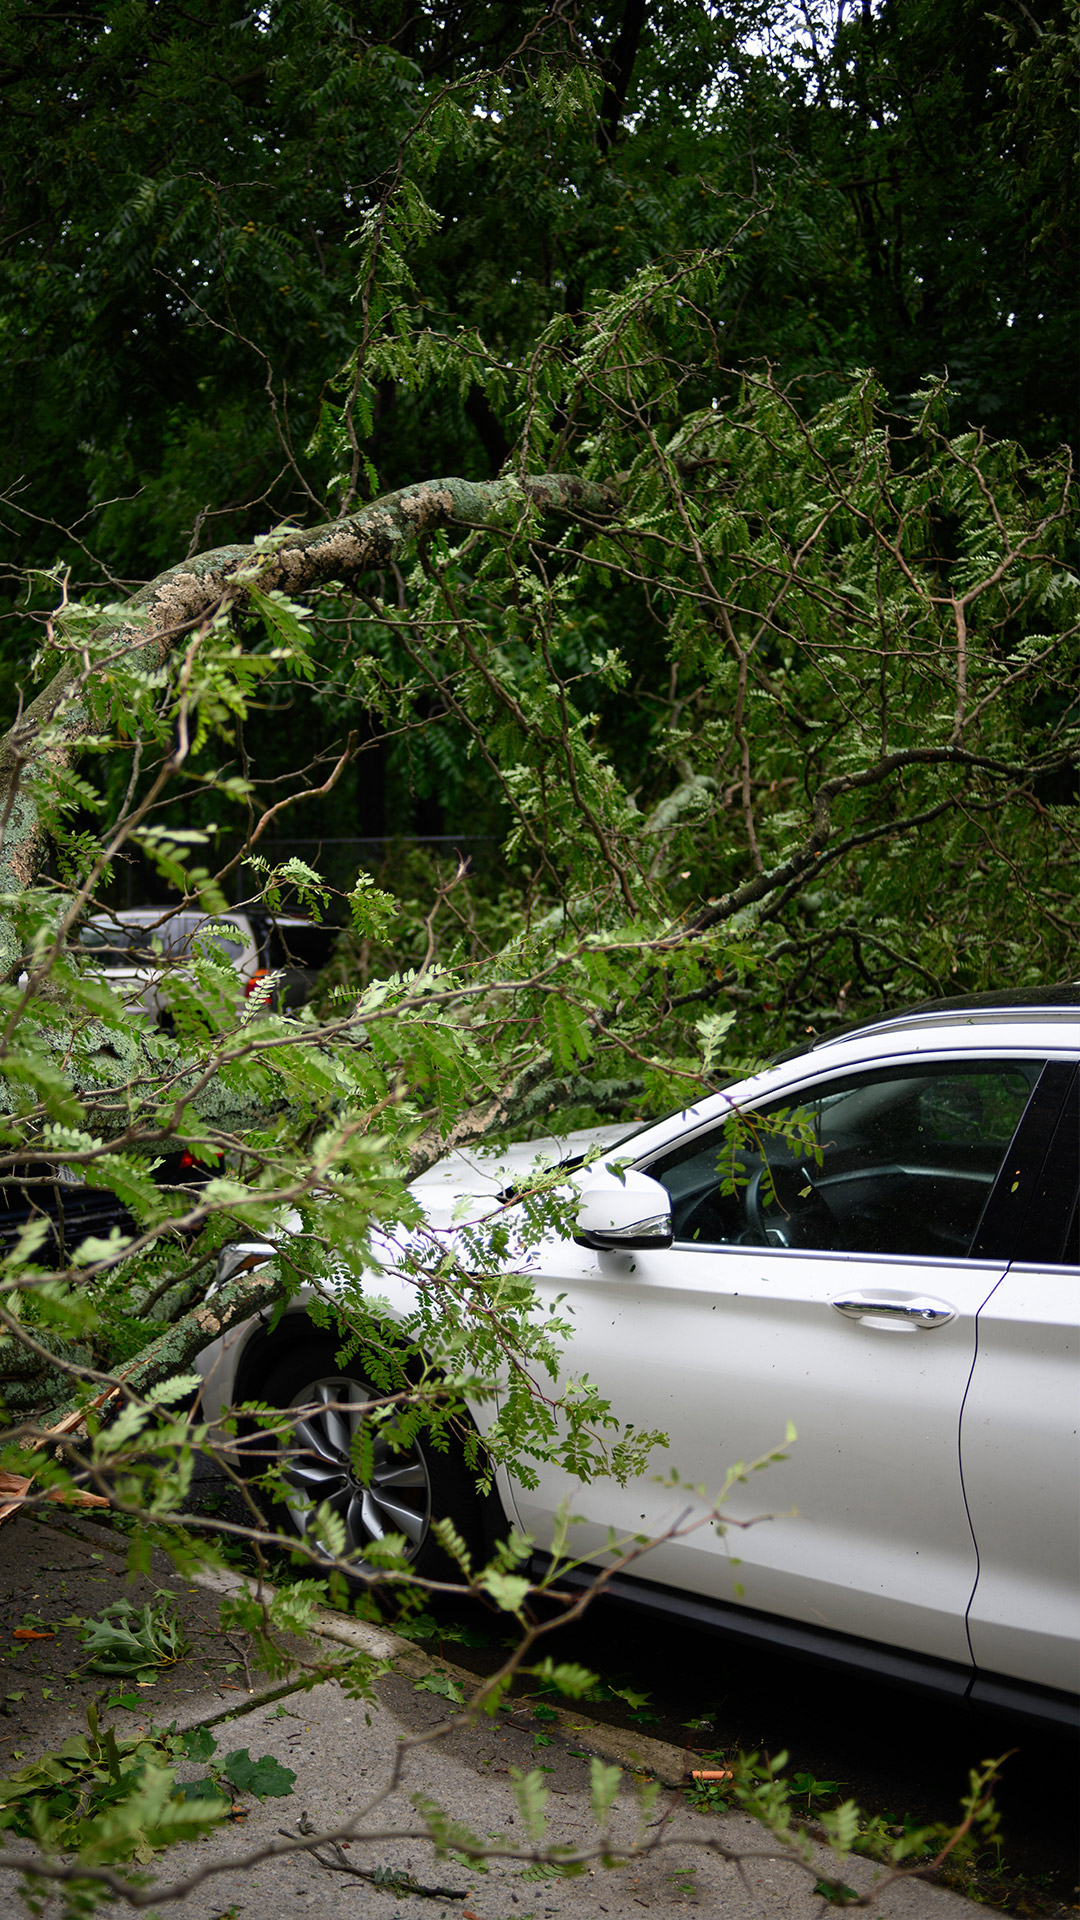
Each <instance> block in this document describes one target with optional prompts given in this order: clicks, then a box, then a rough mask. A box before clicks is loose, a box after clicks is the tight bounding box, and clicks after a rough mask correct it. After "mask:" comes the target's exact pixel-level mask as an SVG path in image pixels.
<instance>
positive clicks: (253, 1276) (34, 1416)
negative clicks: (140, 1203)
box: [0, 1263, 282, 1426]
mask: <svg viewBox="0 0 1080 1920" xmlns="http://www.w3.org/2000/svg"><path fill="white" fill-rule="evenodd" d="M281 1290H282V1281H281V1277H280V1275H279V1273H278V1270H277V1268H276V1266H275V1265H273V1264H272V1263H271V1264H269V1265H267V1266H265V1267H258V1268H256V1270H255V1271H254V1272H253V1273H241V1274H238V1275H237V1277H236V1279H235V1280H230V1281H228V1282H227V1283H226V1284H225V1286H223V1287H222V1288H221V1289H220V1291H219V1292H217V1293H215V1294H214V1296H213V1298H212V1299H210V1300H208V1301H205V1302H203V1303H201V1304H200V1305H198V1306H195V1307H191V1308H189V1309H188V1311H187V1313H185V1314H184V1315H183V1316H182V1318H181V1319H179V1320H177V1321H175V1322H174V1323H173V1325H172V1326H170V1327H166V1328H165V1329H164V1330H163V1332H162V1333H161V1336H160V1338H159V1339H157V1340H155V1341H154V1342H153V1344H152V1345H151V1346H149V1347H145V1348H144V1349H143V1351H142V1352H141V1353H140V1354H139V1356H138V1358H137V1359H136V1360H135V1361H133V1362H132V1364H131V1365H130V1366H128V1367H120V1368H118V1369H117V1370H116V1372H115V1374H114V1376H113V1377H114V1378H115V1379H116V1380H118V1381H120V1382H121V1383H122V1385H123V1387H125V1388H126V1389H127V1390H128V1392H129V1393H133V1394H143V1393H147V1392H148V1391H149V1389H150V1388H151V1387H152V1386H154V1385H155V1384H156V1383H157V1381H159V1380H168V1379H169V1378H170V1377H171V1376H172V1375H174V1374H178V1373H185V1372H190V1370H191V1363H192V1361H193V1360H194V1359H195V1358H196V1356H197V1355H198V1354H200V1353H201V1352H202V1351H203V1349H204V1347H208V1346H209V1345H210V1343H211V1342H212V1341H214V1340H216V1339H217V1338H218V1335H219V1334H222V1333H225V1332H226V1331H227V1329H228V1328H229V1327H235V1326H238V1325H239V1323H240V1322H241V1321H242V1320H247V1319H248V1318H249V1317H250V1315H251V1314H253V1313H257V1312H258V1310H259V1308H260V1307H270V1306H272V1305H273V1303H274V1301H275V1300H276V1299H277V1296H278V1294H279V1293H280V1292H281ZM33 1338H34V1344H33V1346H31V1345H29V1344H28V1343H27V1342H26V1341H24V1340H21V1339H20V1338H19V1337H18V1335H16V1334H12V1333H6V1332H0V1380H2V1387H0V1408H2V1412H3V1417H4V1419H5V1423H6V1424H8V1425H12V1426H13V1425H16V1424H18V1423H20V1422H22V1421H30V1420H36V1421H42V1422H49V1421H52V1420H55V1419H56V1418H57V1417H58V1416H59V1415H60V1414H62V1413H66V1412H67V1411H68V1410H69V1408H71V1407H73V1406H74V1405H76V1404H77V1394H78V1386H79V1380H78V1375H77V1373H74V1372H72V1371H71V1370H70V1369H72V1368H78V1367H85V1366H87V1364H88V1362H89V1353H88V1350H87V1348H86V1347H85V1346H79V1345H75V1344H74V1343H72V1342H70V1341H65V1340H63V1339H61V1338H59V1337H58V1336H57V1335H56V1334H53V1333H48V1332H46V1333H42V1332H39V1331H38V1330H37V1329H35V1330H34V1336H33ZM35 1348H45V1349H46V1350H47V1352H49V1353H51V1354H53V1355H54V1356H55V1357H56V1358H57V1359H59V1360H62V1361H66V1362H67V1365H66V1366H56V1365H53V1364H50V1361H49V1360H48V1359H47V1358H46V1357H45V1354H43V1353H40V1352H36V1351H35ZM91 1384H92V1383H91Z"/></svg>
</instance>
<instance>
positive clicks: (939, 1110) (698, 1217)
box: [646, 1060, 1043, 1259]
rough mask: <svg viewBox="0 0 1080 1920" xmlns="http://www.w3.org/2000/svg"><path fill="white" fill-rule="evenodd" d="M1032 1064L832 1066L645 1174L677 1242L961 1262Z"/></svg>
mask: <svg viewBox="0 0 1080 1920" xmlns="http://www.w3.org/2000/svg"><path fill="white" fill-rule="evenodd" d="M1042 1065H1043V1063H1042V1061H1039V1060H1023V1061H1012V1060H1009V1061H970V1060H962V1061H953V1062H947V1063H942V1062H940V1061H934V1062H915V1063H912V1064H910V1065H906V1066H898V1067H882V1068H875V1069H871V1070H869V1071H865V1070H864V1071H862V1072H859V1073H852V1074H845V1075H843V1076H837V1077H836V1078H835V1079H832V1080H826V1081H822V1082H820V1083H818V1084H817V1085H816V1086H814V1087H812V1088H808V1089H807V1090H806V1092H805V1093H804V1094H802V1095H801V1096H800V1095H799V1094H795V1095H793V1096H792V1095H789V1096H788V1097H787V1098H786V1099H784V1100H779V1101H772V1102H769V1103H768V1104H766V1105H764V1106H762V1107H761V1108H760V1109H758V1110H757V1111H755V1112H742V1113H739V1114H732V1115H730V1116H729V1117H728V1119H726V1120H725V1121H724V1122H723V1123H722V1124H721V1125H720V1126H719V1127H717V1128H714V1129H712V1130H711V1131H710V1132H709V1133H708V1134H699V1135H697V1137H696V1138H695V1139H693V1140H691V1141H687V1142H683V1143H682V1144H681V1145H680V1146H678V1147H675V1148H670V1149H669V1150H668V1152H667V1153H666V1154H664V1155H662V1156H661V1157H660V1158H659V1159H658V1160H656V1161H655V1162H654V1163H653V1164H652V1165H651V1166H649V1167H648V1168H647V1169H646V1171H647V1172H649V1173H650V1174H652V1176H653V1178H654V1179H656V1180H659V1181H660V1182H661V1183H662V1184H663V1185H664V1186H665V1187H666V1188H667V1191H668V1193H669V1195H670V1196H671V1211H672V1227H673V1232H674V1238H675V1240H676V1241H678V1242H681V1243H683V1244H684V1245H685V1244H691V1245H698V1246H718V1245H736V1246H773V1247H791V1248H803V1249H811V1250H820V1251H834V1252H843V1253H883V1254H906V1255H910V1256H914V1257H920V1256H925V1257H933V1256H935V1255H936V1256H938V1257H939V1258H940V1257H948V1258H952V1259H956V1258H961V1259H963V1258H965V1257H966V1256H967V1254H968V1252H969V1251H970V1249H971V1246H972V1243H973V1241H974V1239H975V1233H976V1229H977V1228H978V1225H979V1220H980V1217H981V1215H982V1212H983V1209H984V1207H985V1205H986V1202H987V1200H988V1199H989V1196H990V1192H991V1189H992V1187H993V1185H994V1183H995V1181H996V1179H997V1177H998V1174H999V1172H1000V1170H1001V1166H1002V1163H1003V1161H1004V1158H1005V1154H1006V1152H1007V1150H1008V1147H1009V1143H1010V1141H1011V1140H1012V1138H1013V1135H1014V1134H1015V1132H1016V1129H1017V1127H1018V1125H1019V1123H1020V1120H1021V1118H1022V1116H1023V1114H1024V1110H1025V1108H1026V1106H1027V1104H1028V1101H1029V1099H1030V1097H1031V1092H1032V1088H1033V1087H1034V1085H1035V1082H1036V1080H1037V1079H1038V1077H1039V1073H1040V1071H1041V1068H1042Z"/></svg>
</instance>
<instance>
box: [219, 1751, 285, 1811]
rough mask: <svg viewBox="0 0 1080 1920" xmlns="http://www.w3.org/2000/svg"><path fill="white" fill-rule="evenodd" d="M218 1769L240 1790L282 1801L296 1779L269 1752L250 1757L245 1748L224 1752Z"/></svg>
mask: <svg viewBox="0 0 1080 1920" xmlns="http://www.w3.org/2000/svg"><path fill="white" fill-rule="evenodd" d="M221 1771H222V1773H223V1774H224V1775H225V1778H226V1780H230V1781H231V1782H232V1784H233V1786H234V1787H236V1788H237V1790H238V1792H240V1793H253V1794H254V1795H255V1797H256V1799H257V1800H283V1799H284V1798H285V1796H286V1794H290V1793H291V1792H292V1790H293V1785H294V1783H295V1780H296V1775H295V1773H294V1772H293V1771H292V1769H291V1767H283V1766H282V1765H281V1763H280V1761H278V1760H275V1759H274V1757H273V1755H272V1754H269V1753H264V1754H263V1756H262V1758H261V1759H260V1760H253V1759H252V1757H251V1754H250V1752H249V1750H248V1748H247V1747H238V1748H237V1749H236V1751H235V1752H234V1753H227V1754H226V1755H225V1758H224V1760H223V1761H222V1763H221Z"/></svg>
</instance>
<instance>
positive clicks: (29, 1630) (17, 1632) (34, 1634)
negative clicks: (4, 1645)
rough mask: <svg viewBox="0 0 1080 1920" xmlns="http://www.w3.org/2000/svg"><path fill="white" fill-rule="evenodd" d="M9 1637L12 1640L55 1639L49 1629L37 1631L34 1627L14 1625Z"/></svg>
mask: <svg viewBox="0 0 1080 1920" xmlns="http://www.w3.org/2000/svg"><path fill="white" fill-rule="evenodd" d="M11 1637H12V1639H13V1640H55V1638H56V1635H55V1634H54V1633H52V1632H51V1631H50V1632H49V1633H39V1632H38V1630H37V1628H36V1627H16V1628H15V1629H14V1631H13V1633H12V1636H11Z"/></svg>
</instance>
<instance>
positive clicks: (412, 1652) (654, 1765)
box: [190, 1571, 690, 1787]
mask: <svg viewBox="0 0 1080 1920" xmlns="http://www.w3.org/2000/svg"><path fill="white" fill-rule="evenodd" d="M190 1578H191V1584H192V1585H193V1586H199V1587H202V1588H204V1589H206V1590H209V1591H210V1592H217V1593H222V1594H230V1593H240V1592H245V1591H246V1592H251V1591H252V1583H251V1581H250V1580H249V1579H247V1578H246V1577H245V1576H244V1575H243V1574H234V1573H230V1572H228V1571H222V1572H221V1573H216V1572H215V1573H197V1574H193V1575H191V1576H190ZM262 1590H263V1592H264V1593H265V1594H266V1595H267V1596H268V1597H269V1596H270V1595H272V1594H273V1593H274V1592H275V1591H276V1589H275V1588H274V1587H272V1586H270V1585H269V1584H268V1583H267V1582H265V1581H264V1582H263V1588H262ZM507 1617H508V1618H509V1617H510V1616H509V1615H508V1616H507ZM307 1632H308V1633H311V1634H314V1635H316V1636H317V1637H318V1638H319V1639H320V1640H330V1641H333V1642H335V1644H337V1645H338V1646H344V1647H351V1648H352V1649H353V1650H354V1652H357V1653H366V1654H369V1655H370V1656H371V1657H372V1658H373V1659H376V1660H391V1661H393V1664H394V1670H395V1672H397V1673H399V1674H400V1675H401V1676H402V1677H403V1678H404V1679H409V1680H421V1679H426V1678H427V1677H428V1676H429V1675H432V1674H446V1675H447V1676H448V1677H449V1678H450V1679H451V1680H456V1681H458V1682H459V1684H460V1685H461V1686H462V1688H463V1689H468V1690H469V1691H475V1689H476V1687H477V1685H478V1676H477V1675H476V1674H475V1673H472V1672H470V1670H469V1669H468V1668H467V1667H462V1666H458V1665H457V1664H456V1663H455V1662H454V1661H452V1660H445V1659H443V1658H442V1657H441V1656H440V1657H438V1658H436V1657H435V1656H433V1655H431V1654H427V1653H425V1652H424V1650H423V1648H422V1647H418V1646H417V1644H416V1642H415V1641H414V1640H407V1639H406V1638H405V1637H404V1635H402V1634H399V1633H394V1632H392V1631H391V1630H390V1628H388V1627H376V1626H373V1625H372V1624H371V1623H370V1621H366V1620H350V1619H349V1618H348V1616H347V1615H346V1614H341V1613H334V1612H333V1611H332V1610H331V1609H330V1608H328V1607H317V1608H316V1609H315V1611H314V1612H313V1613H312V1615H311V1617H310V1619H309V1621H308V1623H307ZM284 1690H285V1689H283V1691H284ZM289 1690H291V1689H289ZM272 1697H273V1696H272V1695H271V1694H269V1693H258V1694H256V1695H254V1696H252V1702H253V1703H254V1701H255V1700H258V1701H259V1702H261V1701H263V1700H266V1699H269V1698H272ZM466 1697H468V1696H467V1695H466ZM247 1710H248V1709H247V1707H246V1706H241V1707H239V1708H236V1709H233V1711H234V1712H241V1713H243V1712H245V1711H247ZM553 1711H554V1712H555V1714H556V1715H557V1719H556V1721H554V1722H552V1723H551V1724H552V1725H553V1726H554V1725H557V1726H558V1729H559V1733H560V1734H561V1735H562V1737H563V1738H564V1739H567V1740H570V1741H572V1742H573V1743H574V1744H575V1745H577V1746H579V1747H583V1748H584V1749H585V1751H586V1752H588V1753H594V1754H596V1755H597V1756H598V1757H599V1758H600V1759H603V1760H612V1761H614V1762H615V1763H616V1764H617V1765H618V1766H620V1767H624V1768H625V1769H626V1771H627V1772H628V1773H633V1774H640V1775H642V1776H648V1777H649V1778H651V1779H654V1780H659V1781H660V1782H661V1784H662V1785H663V1786H665V1787H678V1786H684V1785H687V1784H688V1783H689V1761H690V1756H689V1753H688V1752H686V1751H680V1749H679V1748H678V1747H673V1746H670V1745H669V1744H668V1742H667V1741H666V1740H653V1739H651V1738H650V1737H649V1735H647V1734H639V1733H628V1732H626V1731H625V1730H624V1729H623V1728H621V1727H610V1726H606V1725H605V1724H604V1723H603V1722H602V1721H597V1720H590V1719H588V1718H587V1717H586V1716H583V1715H582V1714H581V1712H580V1711H579V1710H578V1709H575V1708H569V1707H553ZM218 1717H219V1718H221V1719H225V1718H228V1715H227V1714H222V1715H220V1716H218ZM206 1724H209V1723H206Z"/></svg>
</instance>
